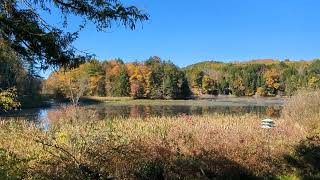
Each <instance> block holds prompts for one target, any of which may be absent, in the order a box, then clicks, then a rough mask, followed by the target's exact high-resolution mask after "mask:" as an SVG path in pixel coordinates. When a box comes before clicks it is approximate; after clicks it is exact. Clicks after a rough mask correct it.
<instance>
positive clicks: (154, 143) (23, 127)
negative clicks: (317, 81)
mask: <svg viewBox="0 0 320 180" xmlns="http://www.w3.org/2000/svg"><path fill="white" fill-rule="evenodd" d="M298 96H299V95H297V96H295V97H293V98H292V99H291V100H289V101H288V102H287V104H286V108H285V110H284V112H283V116H282V117H280V118H277V119H275V123H276V127H275V128H273V129H269V130H266V129H262V128H261V124H260V123H261V119H259V117H258V116H256V115H253V114H245V115H220V114H211V115H201V116H195V115H192V116H188V115H179V116H176V117H152V118H151V117H150V118H147V119H141V118H127V119H123V118H118V119H113V120H109V119H99V118H98V117H97V115H96V113H95V112H94V111H89V110H83V109H81V108H78V109H74V108H71V107H65V108H63V109H60V110H57V111H55V112H51V113H50V114H49V119H48V121H47V123H49V124H50V126H49V127H48V128H41V127H38V126H36V125H35V124H32V123H29V122H26V121H24V120H15V119H12V120H9V121H0V136H1V139H0V179H6V178H7V179H14V178H16V179H21V178H25V179H52V178H53V179H111V178H115V179H250V178H251V179H256V178H262V177H269V178H275V179H299V178H302V177H307V176H308V177H317V170H318V169H317V168H318V165H319V162H320V161H315V160H317V158H319V156H318V155H317V153H316V152H317V148H319V144H320V142H319V140H320V138H318V137H320V136H318V135H319V134H318V132H317V128H318V126H314V125H312V126H309V123H306V122H304V123H301V119H303V116H302V117H301V116H300V118H299V121H297V120H296V119H294V118H293V117H295V116H296V115H294V114H293V112H290V113H289V110H290V109H291V108H293V107H291V106H294V105H293V104H294V102H293V101H297V97H298ZM311 99H313V98H311ZM300 100H301V99H299V101H300ZM305 100H308V99H305ZM296 104H299V105H300V104H301V101H300V103H296ZM305 104H308V103H305ZM289 107H290V108H289ZM305 107H309V106H300V107H299V108H298V109H299V111H307V110H309V109H304V108H305ZM319 107H320V106H319ZM310 112H311V111H310ZM312 112H313V111H312ZM307 117H308V118H307V119H306V121H309V120H310V122H313V121H316V120H317V121H318V122H319V116H313V118H312V115H310V116H307ZM311 120H312V121H311ZM319 132H320V131H319ZM305 137H308V138H305ZM317 138H318V139H317ZM302 149H303V150H305V151H301V150H302ZM302 152H304V153H302Z"/></svg>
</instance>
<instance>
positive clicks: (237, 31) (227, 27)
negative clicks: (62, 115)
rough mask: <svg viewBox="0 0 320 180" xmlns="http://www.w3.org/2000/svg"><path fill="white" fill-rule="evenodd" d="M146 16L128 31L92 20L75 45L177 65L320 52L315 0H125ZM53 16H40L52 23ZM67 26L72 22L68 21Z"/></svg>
mask: <svg viewBox="0 0 320 180" xmlns="http://www.w3.org/2000/svg"><path fill="white" fill-rule="evenodd" d="M124 2H126V3H128V4H133V5H137V6H138V7H139V8H141V9H143V10H144V11H146V12H147V13H149V14H150V18H151V19H150V21H148V22H145V23H143V24H142V25H141V24H140V25H138V26H137V29H136V30H134V31H131V30H129V29H124V28H123V27H117V26H114V27H113V28H112V29H109V30H107V31H106V32H97V31H96V30H95V28H94V25H93V24H89V25H88V27H87V28H86V29H85V30H84V31H82V32H81V34H80V38H79V39H78V40H77V41H76V42H75V44H74V45H75V46H76V47H78V48H79V49H81V50H88V51H89V52H92V53H94V54H96V55H97V58H98V59H100V60H106V59H113V58H122V59H123V60H124V61H125V62H129V61H134V60H144V59H147V58H148V57H150V56H153V55H157V56H160V57H161V58H162V59H166V60H168V59H170V60H171V61H173V62H174V63H175V64H177V65H178V66H180V67H184V66H186V65H189V64H193V63H196V62H199V61H203V60H219V61H243V60H250V59H258V58H275V59H286V58H289V59H292V60H300V59H305V60H309V59H313V58H317V57H319V52H320V13H319V8H320V1H319V0H198V1H191V0H127V1H125V0H124ZM56 17H57V16H50V17H49V16H48V17H46V18H47V20H48V21H50V22H54V21H56V20H57V19H56ZM70 20H71V21H72V23H70V28H72V27H73V23H74V24H77V23H76V22H77V19H76V18H71V19H70Z"/></svg>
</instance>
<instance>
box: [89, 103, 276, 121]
mask: <svg viewBox="0 0 320 180" xmlns="http://www.w3.org/2000/svg"><path fill="white" fill-rule="evenodd" d="M88 108H89V109H92V110H95V111H96V112H97V114H98V116H99V117H100V118H115V117H141V118H145V117H150V116H176V115H179V114H188V115H202V114H213V113H221V114H245V113H254V114H256V115H258V116H260V117H261V116H268V117H275V116H279V114H280V111H281V106H267V107H266V106H238V107H237V106H177V105H165V106H159V105H130V106H128V105H127V106H93V107H88Z"/></svg>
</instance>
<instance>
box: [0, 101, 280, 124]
mask: <svg viewBox="0 0 320 180" xmlns="http://www.w3.org/2000/svg"><path fill="white" fill-rule="evenodd" d="M284 101H285V99H284V98H276V97H273V98H251V97H241V98H240V97H239V98H226V97H223V98H214V99H205V100H126V101H105V102H101V103H86V104H82V105H81V106H83V107H85V108H87V109H90V110H95V111H96V112H97V114H98V116H99V117H100V118H115V117H142V118H145V117H150V116H177V115H181V114H188V115H202V114H210V113H222V114H245V113H254V114H256V115H258V116H259V117H277V116H279V114H280V112H281V109H282V105H283V103H284ZM62 105H63V104H62ZM59 108H61V104H53V106H52V107H50V108H33V109H24V110H20V111H16V112H14V113H10V114H2V115H0V118H1V119H6V118H8V117H21V118H24V119H27V120H30V121H35V122H41V121H42V120H43V119H45V118H46V117H47V114H48V112H50V111H53V110H57V109H59Z"/></svg>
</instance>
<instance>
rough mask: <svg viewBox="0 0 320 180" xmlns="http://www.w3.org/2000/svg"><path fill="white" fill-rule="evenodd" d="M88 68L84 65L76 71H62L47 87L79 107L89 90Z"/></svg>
mask: <svg viewBox="0 0 320 180" xmlns="http://www.w3.org/2000/svg"><path fill="white" fill-rule="evenodd" d="M86 68H87V66H86V64H83V65H80V67H79V68H76V69H71V70H64V69H61V70H60V71H59V72H54V73H53V74H51V75H50V77H49V78H48V80H47V82H46V84H47V87H48V88H50V89H55V90H56V91H59V92H61V93H62V94H63V95H64V96H65V97H67V98H69V99H70V101H71V102H72V104H73V105H74V106H77V105H78V103H79V99H80V97H81V96H83V95H84V93H85V92H86V91H87V90H88V80H89V75H88V74H87V69H86Z"/></svg>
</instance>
